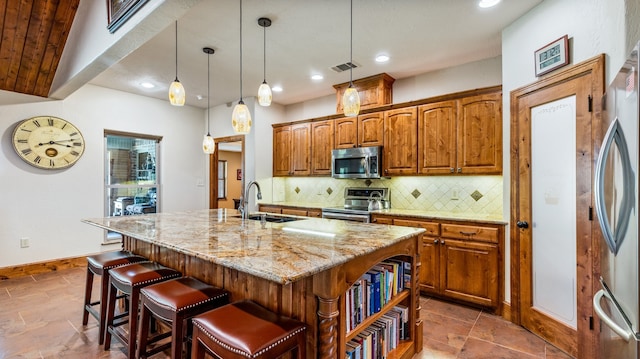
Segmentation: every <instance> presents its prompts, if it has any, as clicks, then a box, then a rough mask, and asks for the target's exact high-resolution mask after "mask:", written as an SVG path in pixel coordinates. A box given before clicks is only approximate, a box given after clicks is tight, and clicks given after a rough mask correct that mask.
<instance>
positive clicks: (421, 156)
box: [418, 100, 458, 174]
mask: <svg viewBox="0 0 640 359" xmlns="http://www.w3.org/2000/svg"><path fill="white" fill-rule="evenodd" d="M457 106H458V101H455V100H453V101H443V102H436V103H431V104H428V105H422V106H420V107H418V172H419V173H421V174H450V173H453V172H455V168H456V123H457V113H458V111H457Z"/></svg>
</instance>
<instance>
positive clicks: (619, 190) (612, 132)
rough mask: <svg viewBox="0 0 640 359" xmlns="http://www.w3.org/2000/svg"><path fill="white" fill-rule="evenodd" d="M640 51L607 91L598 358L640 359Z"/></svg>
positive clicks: (600, 167) (600, 166)
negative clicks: (639, 240) (639, 166)
mask: <svg viewBox="0 0 640 359" xmlns="http://www.w3.org/2000/svg"><path fill="white" fill-rule="evenodd" d="M638 87H639V82H638V47H637V46H636V48H635V49H634V50H633V52H632V54H631V55H630V56H629V58H628V59H627V61H626V62H625V64H624V66H623V67H622V69H620V71H619V72H618V74H617V75H616V77H615V79H614V80H613V82H612V83H611V85H610V86H609V87H608V89H607V91H606V93H605V99H604V115H603V120H604V121H603V122H604V126H605V127H604V128H606V134H605V138H604V141H603V143H602V146H601V148H600V153H599V156H598V161H597V163H596V171H595V179H594V184H595V190H594V194H595V202H596V203H595V206H596V215H597V218H598V221H599V223H600V228H601V230H602V235H603V238H604V242H605V243H602V244H601V246H600V247H601V248H600V274H601V276H600V286H601V288H599V290H598V291H597V292H596V294H595V295H594V298H593V304H594V310H595V312H596V314H597V315H598V317H600V319H601V321H600V322H601V325H600V328H596V330H598V329H599V330H600V333H599V335H600V358H603V359H604V358H607V359H608V358H616V359H626V358H634V359H638V353H639V351H638V343H639V342H640V333H638V330H639V328H638V325H639V322H640V318H639V310H638V307H639V296H638V255H639V252H638V213H637V211H638V209H639V208H638V121H639V117H638V116H639V110H638V105H639V103H638Z"/></svg>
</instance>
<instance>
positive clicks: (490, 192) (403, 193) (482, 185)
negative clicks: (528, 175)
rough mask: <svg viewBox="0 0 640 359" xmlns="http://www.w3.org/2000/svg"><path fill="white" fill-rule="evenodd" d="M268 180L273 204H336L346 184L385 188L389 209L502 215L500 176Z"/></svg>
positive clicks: (285, 178) (340, 198)
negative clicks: (386, 188) (387, 192)
mask: <svg viewBox="0 0 640 359" xmlns="http://www.w3.org/2000/svg"><path fill="white" fill-rule="evenodd" d="M369 182H370V183H369ZM272 183H273V201H274V202H276V203H277V202H293V203H321V204H322V205H324V206H340V205H342V204H344V189H345V188H346V187H388V188H389V193H390V195H391V207H393V208H398V209H419V210H424V211H440V212H449V213H468V214H485V215H496V216H502V190H503V188H502V176H421V177H394V178H390V179H386V178H385V179H379V180H345V179H334V178H328V177H274V178H273V182H272ZM367 184H369V186H367Z"/></svg>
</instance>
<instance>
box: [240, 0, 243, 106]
mask: <svg viewBox="0 0 640 359" xmlns="http://www.w3.org/2000/svg"><path fill="white" fill-rule="evenodd" d="M240 102H241V103H243V101H242V0H240Z"/></svg>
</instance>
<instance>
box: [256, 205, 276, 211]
mask: <svg viewBox="0 0 640 359" xmlns="http://www.w3.org/2000/svg"><path fill="white" fill-rule="evenodd" d="M258 210H259V211H260V212H267V213H282V208H281V207H278V206H263V205H259V206H258Z"/></svg>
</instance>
